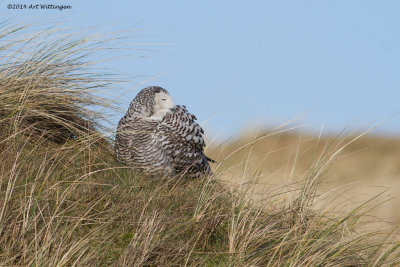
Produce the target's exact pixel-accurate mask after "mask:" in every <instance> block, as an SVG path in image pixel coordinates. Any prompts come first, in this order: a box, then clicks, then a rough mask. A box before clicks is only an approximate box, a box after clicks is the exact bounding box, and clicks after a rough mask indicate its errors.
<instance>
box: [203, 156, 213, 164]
mask: <svg viewBox="0 0 400 267" xmlns="http://www.w3.org/2000/svg"><path fill="white" fill-rule="evenodd" d="M205 157H206V160H207V161H209V162H212V163H215V160H213V159H210V158H209V157H207V156H205Z"/></svg>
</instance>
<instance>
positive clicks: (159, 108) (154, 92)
mask: <svg viewBox="0 0 400 267" xmlns="http://www.w3.org/2000/svg"><path fill="white" fill-rule="evenodd" d="M175 107H176V105H175V102H174V100H173V99H172V97H171V96H170V94H169V93H168V91H167V90H165V89H164V88H162V87H159V86H149V87H146V88H144V89H142V90H141V91H140V92H139V93H138V94H137V95H136V97H135V99H133V101H132V102H131V104H130V106H129V109H128V112H127V115H128V116H137V117H145V118H149V119H153V120H162V119H163V118H164V116H165V115H167V114H168V113H171V112H173V111H174V109H175Z"/></svg>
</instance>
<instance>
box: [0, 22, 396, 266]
mask: <svg viewBox="0 0 400 267" xmlns="http://www.w3.org/2000/svg"><path fill="white" fill-rule="evenodd" d="M11 29H12V28H11ZM4 30H6V29H4ZM4 32H6V31H4ZM8 34H9V36H12V35H13V34H17V32H14V31H12V30H8ZM9 36H8V37H9ZM3 38H5V37H3ZM0 41H1V39H0ZM8 42H9V38H6V39H4V40H3V44H2V45H3V47H8V49H10V45H8ZM24 42H26V41H24ZM24 42H22V43H18V42H17V47H18V46H20V45H21V44H24ZM71 42H73V43H74V45H71V46H68V45H67V46H65V45H66V44H69V43H71ZM86 42H87V40H72V41H71V40H69V39H63V40H62V41H59V42H56V43H52V42H51V41H50V42H48V41H44V42H39V43H37V44H36V45H35V46H34V47H30V50H29V51H30V53H29V54H30V55H40V54H41V53H42V51H46V53H45V54H46V55H47V56H40V57H37V56H34V57H31V56H27V57H22V58H19V56H18V55H19V53H22V51H26V50H25V49H24V50H21V49H16V50H15V51H16V52H15V53H11V54H10V58H7V53H6V54H4V53H3V57H2V59H3V60H4V61H5V62H8V63H7V64H3V67H2V69H1V70H0V81H1V86H0V92H1V96H0V98H1V101H0V103H1V104H0V105H1V106H0V121H1V123H2V128H1V129H2V131H1V135H0V162H1V166H0V235H1V238H0V262H1V265H31V266H109V265H116V266H154V265H160V266H176V265H188V266H196V265H201V266H265V265H269V266H278V265H279V266H280V265H285V266H322V265H324V266H360V265H363V266H364V265H377V266H384V265H393V264H399V262H400V258H399V251H398V246H399V243H397V241H396V236H395V235H392V236H391V235H384V236H385V237H386V239H382V238H374V237H378V236H380V235H382V234H384V233H379V232H372V233H367V234H360V233H358V232H357V230H358V227H359V225H360V224H359V219H360V217H362V216H363V212H364V210H365V209H368V203H365V204H363V205H360V207H359V208H357V209H354V210H352V211H351V212H349V213H348V214H347V215H345V216H341V215H339V216H334V215H333V214H327V213H325V212H324V211H323V210H321V209H320V210H316V209H315V206H314V205H315V197H316V190H317V188H318V184H319V183H318V181H319V180H320V178H321V177H322V176H323V175H324V173H325V171H326V169H327V168H326V167H327V165H329V163H330V161H332V158H331V154H329V152H324V153H323V154H322V155H323V156H321V157H319V158H318V159H319V160H318V161H315V162H314V163H313V164H310V165H309V166H310V167H309V171H308V172H307V174H306V175H305V176H304V177H303V179H302V180H301V181H298V183H299V184H301V185H302V186H300V187H299V189H298V190H297V191H294V193H293V198H292V199H291V200H290V201H289V200H288V199H286V198H284V197H282V196H283V195H284V191H282V192H280V193H267V194H264V195H263V196H262V197H259V198H258V199H257V201H254V198H252V194H253V192H254V189H255V188H254V186H257V183H255V182H254V183H253V182H248V183H245V184H241V185H240V186H239V187H237V186H235V185H234V184H232V183H226V182H223V181H221V179H220V178H221V177H223V176H224V175H225V174H224V173H220V174H217V175H216V176H212V177H205V178H203V179H195V180H193V179H187V178H186V177H176V178H175V179H162V178H154V177H153V178H149V177H146V176H145V175H143V174H140V173H137V172H135V171H134V170H132V169H129V168H126V167H121V166H118V165H117V164H116V163H115V160H114V156H113V151H112V145H111V143H110V142H109V141H108V140H107V138H105V137H104V136H102V134H101V132H99V131H98V128H96V127H98V125H97V124H96V121H98V120H96V119H101V118H102V114H101V113H96V112H93V111H91V110H89V109H87V105H88V104H90V105H92V104H94V105H100V106H108V104H104V103H106V102H103V101H100V100H99V99H97V98H96V97H95V96H94V95H93V94H92V92H91V90H92V89H93V88H101V87H104V86H106V85H107V84H106V83H107V82H104V81H99V79H98V76H92V75H90V74H88V72H87V71H86V69H85V68H84V66H86V65H87V63H85V58H84V57H81V56H77V55H81V52H82V49H81V47H80V46H82V45H83V46H84V47H85V44H86ZM45 48H49V49H48V50H46V49H45ZM86 48H87V47H86ZM4 51H8V50H7V49H3V52H4ZM14 58H15V59H18V60H14ZM38 58H39V59H40V60H39V62H38ZM77 66H79V67H78V68H76V67H77ZM28 70H29V71H28ZM82 73H85V74H82ZM93 85H95V86H93ZM4 96H6V97H4ZM99 110H100V109H99ZM250 146H251V144H250ZM227 160H229V159H227ZM226 169H229V166H228V167H227V168H226ZM217 172H218V171H217ZM244 173H246V171H244ZM255 176H257V175H255ZM282 190H286V189H285V188H283V189H282ZM364 207H365V209H364ZM382 240H383V241H382Z"/></svg>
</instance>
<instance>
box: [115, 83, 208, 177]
mask: <svg viewBox="0 0 400 267" xmlns="http://www.w3.org/2000/svg"><path fill="white" fill-rule="evenodd" d="M203 134H204V131H203V129H202V128H201V127H200V125H199V124H197V122H196V117H195V116H194V115H192V114H190V113H189V112H188V111H187V109H186V107H185V106H180V105H175V103H174V101H173V99H172V97H171V96H170V94H169V93H168V91H167V90H165V89H164V88H162V87H158V86H150V87H146V88H144V89H143V90H141V91H140V92H139V93H138V94H137V95H136V97H135V98H134V99H133V101H132V102H131V104H130V106H129V109H128V111H127V112H126V114H125V116H124V117H122V119H121V120H120V121H119V123H118V127H117V133H116V138H115V153H116V156H117V159H118V161H120V162H121V163H123V164H126V165H130V166H133V167H135V168H138V169H141V170H144V171H145V172H148V173H150V174H161V175H165V176H174V175H177V174H185V175H188V176H191V177H199V176H202V175H208V174H210V173H211V169H210V166H209V164H208V160H209V159H208V158H207V157H206V156H205V155H204V152H203V148H204V146H205V143H204V139H203Z"/></svg>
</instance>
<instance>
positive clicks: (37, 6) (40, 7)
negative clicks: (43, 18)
mask: <svg viewBox="0 0 400 267" xmlns="http://www.w3.org/2000/svg"><path fill="white" fill-rule="evenodd" d="M7 9H31V10H59V11H62V10H68V9H72V6H70V5H46V4H30V5H26V4H8V5H7Z"/></svg>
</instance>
